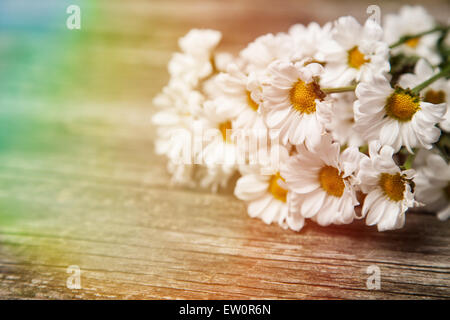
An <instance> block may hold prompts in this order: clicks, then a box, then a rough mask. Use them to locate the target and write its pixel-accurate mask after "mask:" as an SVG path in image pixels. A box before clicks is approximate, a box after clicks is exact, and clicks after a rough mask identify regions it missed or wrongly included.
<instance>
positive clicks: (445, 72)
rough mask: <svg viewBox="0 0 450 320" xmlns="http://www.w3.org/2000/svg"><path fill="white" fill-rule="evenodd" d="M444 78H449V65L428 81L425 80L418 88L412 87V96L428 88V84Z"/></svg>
mask: <svg viewBox="0 0 450 320" xmlns="http://www.w3.org/2000/svg"><path fill="white" fill-rule="evenodd" d="M446 76H450V65H448V66H446V67H445V68H444V69H442V70H441V71H440V72H439V73H436V74H435V75H434V76H432V77H431V78H429V79H428V80H425V81H424V82H422V83H421V84H419V85H418V86H416V87H414V88H413V89H412V90H411V91H412V93H413V94H419V93H420V91H421V90H422V89H424V88H426V87H428V86H429V85H430V84H432V83H433V82H435V81H436V80H438V79H440V78H443V77H446Z"/></svg>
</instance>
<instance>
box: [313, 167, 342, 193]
mask: <svg viewBox="0 0 450 320" xmlns="http://www.w3.org/2000/svg"><path fill="white" fill-rule="evenodd" d="M319 182H320V186H321V187H322V189H323V190H325V191H326V192H327V193H328V194H329V195H330V196H335V197H341V196H342V194H343V193H344V189H345V184H344V179H343V178H342V173H339V170H338V169H336V168H335V167H331V166H324V167H323V168H322V169H320V171H319Z"/></svg>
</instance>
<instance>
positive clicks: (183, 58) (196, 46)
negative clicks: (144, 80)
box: [168, 29, 222, 87]
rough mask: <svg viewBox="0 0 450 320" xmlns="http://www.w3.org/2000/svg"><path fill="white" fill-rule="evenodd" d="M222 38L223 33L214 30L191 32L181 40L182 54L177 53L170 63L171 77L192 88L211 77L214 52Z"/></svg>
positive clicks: (194, 30) (195, 30)
mask: <svg viewBox="0 0 450 320" xmlns="http://www.w3.org/2000/svg"><path fill="white" fill-rule="evenodd" d="M221 37H222V35H221V33H220V32H218V31H214V30H199V29H193V30H191V31H189V33H188V34H187V35H186V36H184V37H182V38H181V39H180V40H179V46H180V48H181V49H182V53H175V54H174V55H173V56H172V59H171V60H170V62H169V66H168V68H169V73H170V75H171V76H172V77H173V78H176V79H180V80H182V81H183V82H185V83H187V84H189V85H191V86H192V87H194V86H196V85H197V84H198V82H199V81H200V80H201V79H204V78H206V77H208V76H209V75H211V74H212V73H213V71H214V65H213V63H212V62H213V51H214V49H215V48H216V46H217V45H218V43H219V41H220V39H221Z"/></svg>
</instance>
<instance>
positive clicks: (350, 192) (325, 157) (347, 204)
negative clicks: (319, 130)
mask: <svg viewBox="0 0 450 320" xmlns="http://www.w3.org/2000/svg"><path fill="white" fill-rule="evenodd" d="M297 151H298V153H297V154H294V155H293V156H291V157H290V158H289V160H288V161H287V162H286V164H285V165H283V166H282V168H281V175H282V176H283V177H284V178H285V181H286V184H287V186H288V188H289V190H290V191H291V193H290V197H289V198H288V201H289V210H290V214H292V215H293V216H297V215H301V216H303V217H304V218H313V219H314V220H315V221H316V222H317V223H318V224H320V225H322V226H327V225H330V224H332V223H334V224H347V223H350V222H352V221H353V219H354V218H355V217H356V214H355V206H357V205H358V204H359V203H358V200H357V198H356V185H357V183H358V181H357V180H356V179H355V178H354V177H355V175H356V174H357V171H358V168H359V162H360V160H361V157H362V156H363V155H362V153H360V152H359V151H358V149H357V148H356V147H353V148H347V149H345V150H344V151H343V152H342V153H341V152H340V145H339V144H338V143H332V140H331V137H330V136H329V135H325V136H324V137H323V138H322V141H321V142H320V144H318V145H317V147H316V148H315V149H314V150H312V151H309V150H308V149H307V148H306V147H305V145H304V144H302V145H299V146H297Z"/></svg>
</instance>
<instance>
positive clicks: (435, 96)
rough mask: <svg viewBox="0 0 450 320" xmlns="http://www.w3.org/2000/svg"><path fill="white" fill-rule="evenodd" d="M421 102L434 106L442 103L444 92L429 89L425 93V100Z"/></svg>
mask: <svg viewBox="0 0 450 320" xmlns="http://www.w3.org/2000/svg"><path fill="white" fill-rule="evenodd" d="M423 100H424V101H425V102H430V103H434V104H439V103H443V102H445V101H446V97H445V92H444V91H442V90H438V91H435V90H432V89H430V90H428V91H427V92H426V93H425V98H424V99H423Z"/></svg>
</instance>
